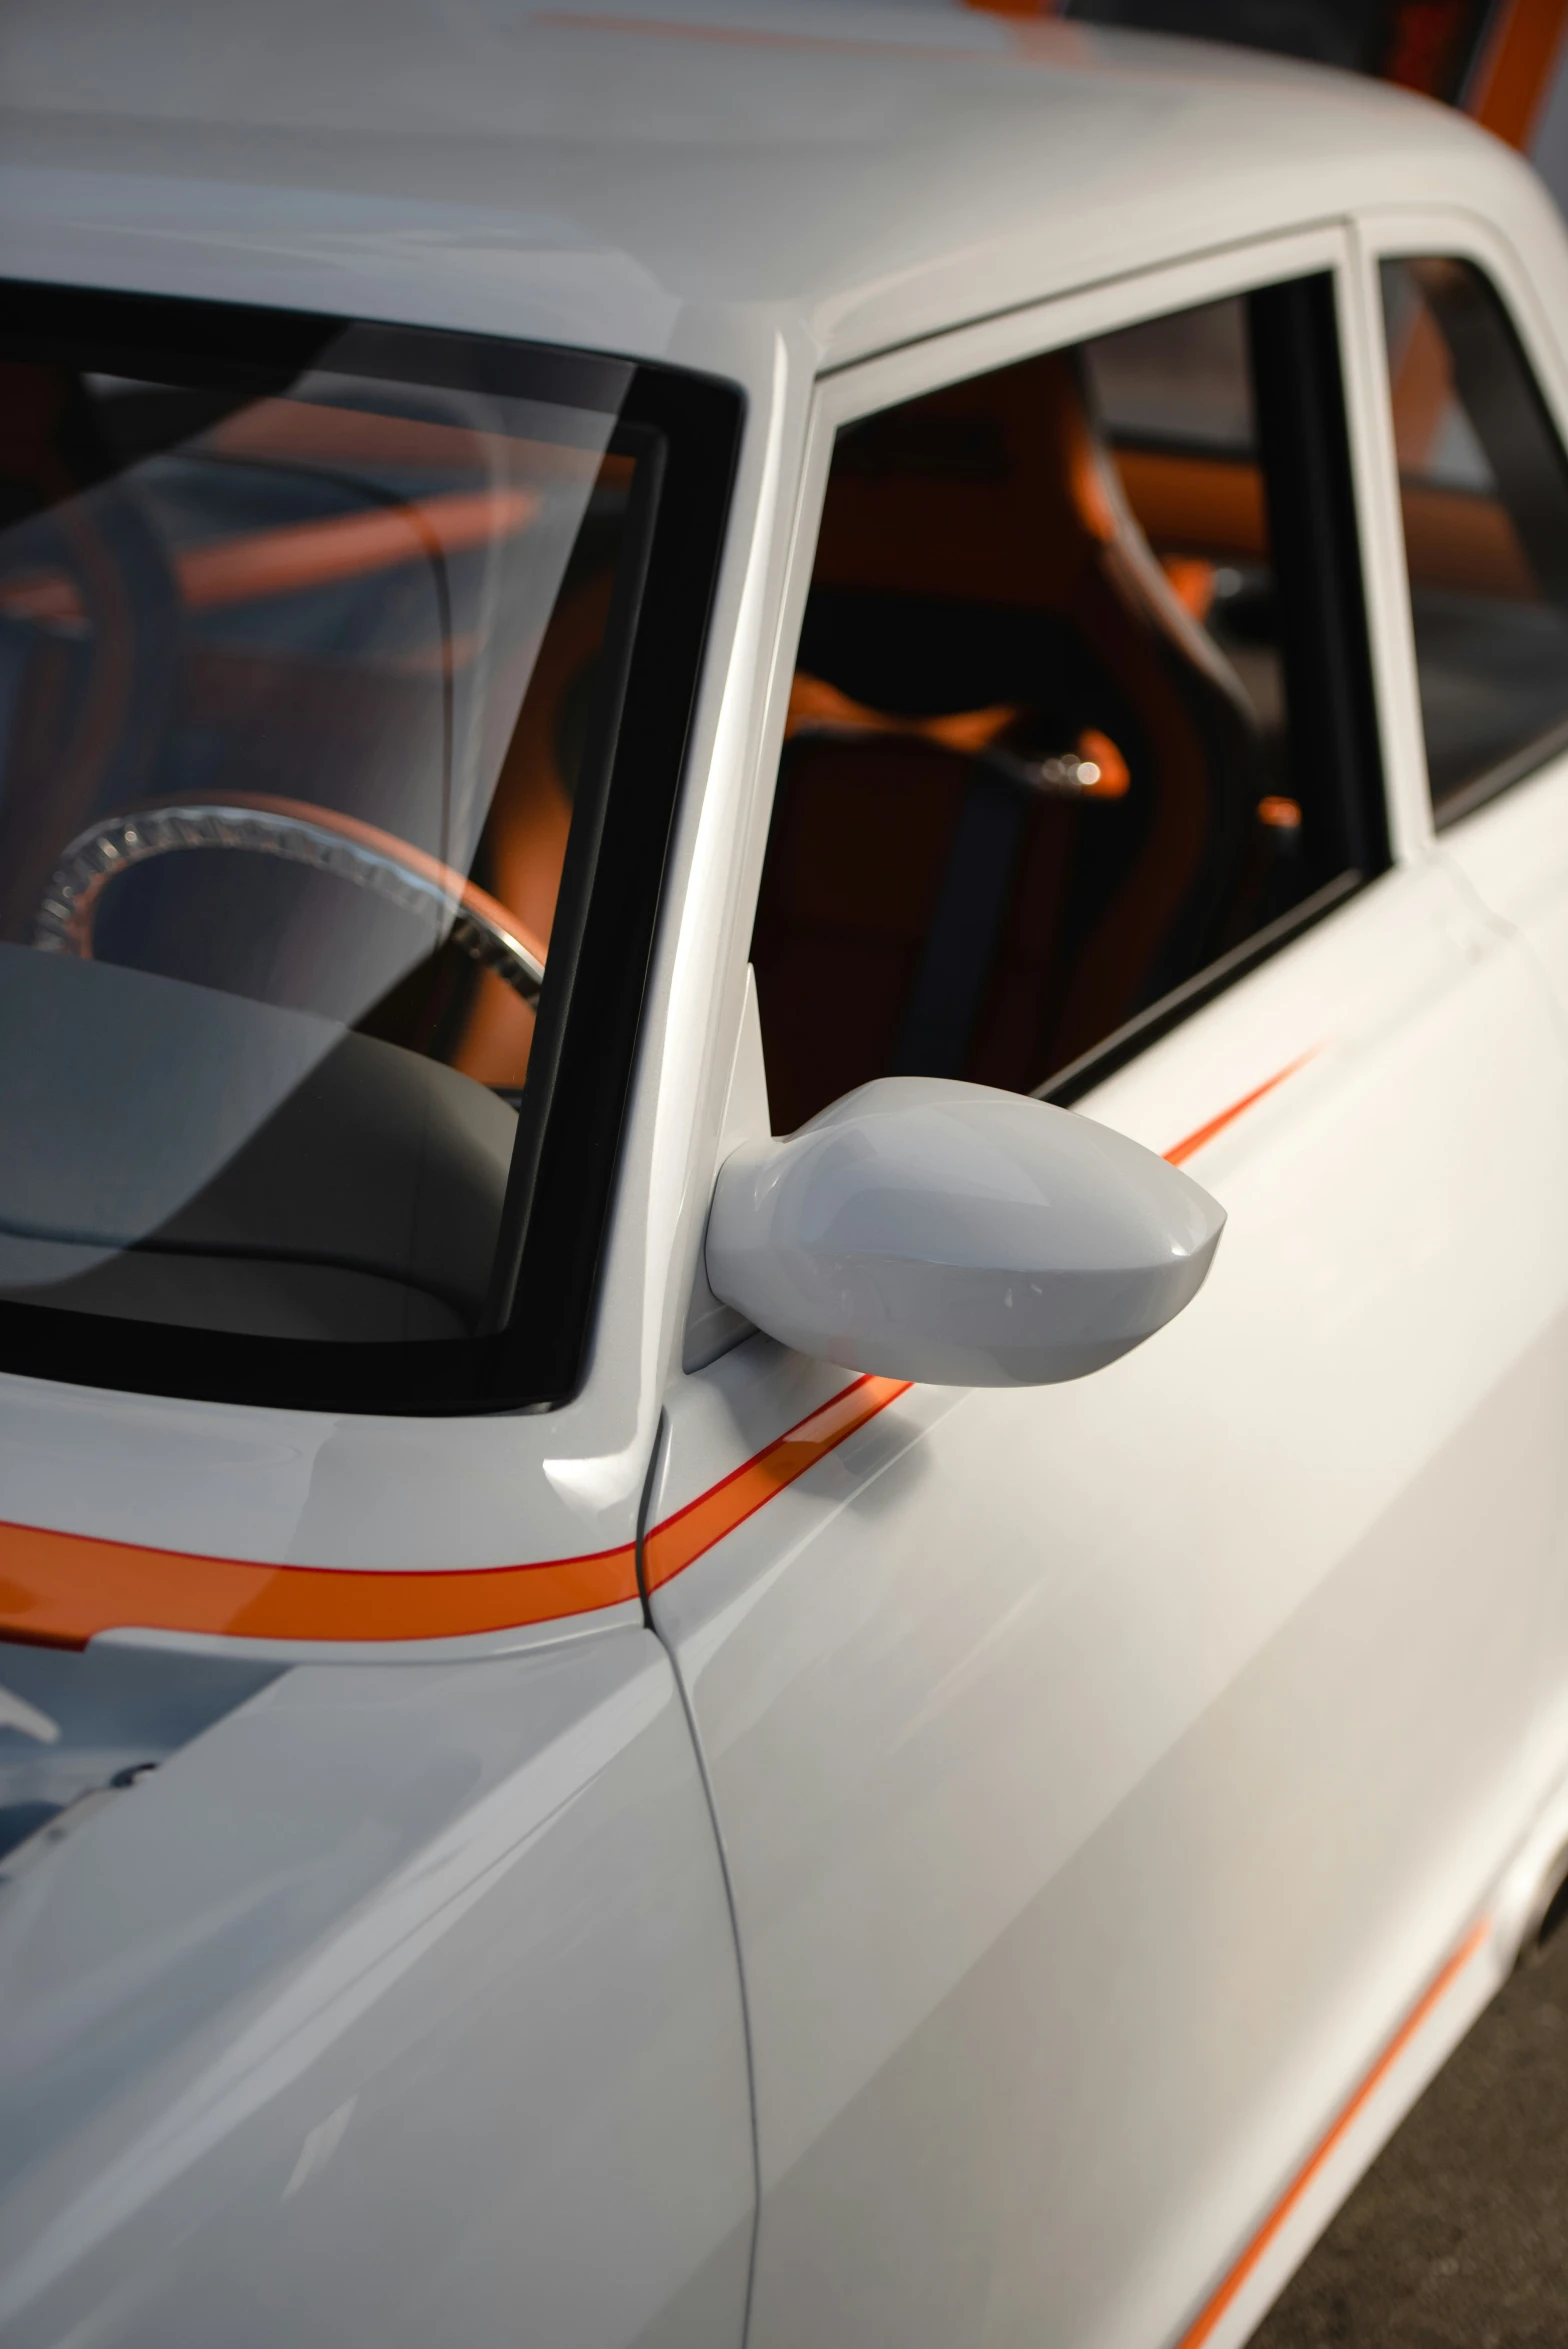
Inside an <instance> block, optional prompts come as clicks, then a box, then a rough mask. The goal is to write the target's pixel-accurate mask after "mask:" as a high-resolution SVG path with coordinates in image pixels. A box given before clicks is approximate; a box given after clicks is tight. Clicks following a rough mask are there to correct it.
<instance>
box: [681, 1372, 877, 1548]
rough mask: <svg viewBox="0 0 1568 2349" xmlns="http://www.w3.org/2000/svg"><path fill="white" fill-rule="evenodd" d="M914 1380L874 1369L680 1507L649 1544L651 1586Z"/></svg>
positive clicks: (822, 1457)
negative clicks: (877, 1374)
mask: <svg viewBox="0 0 1568 2349" xmlns="http://www.w3.org/2000/svg"><path fill="white" fill-rule="evenodd" d="M909 1387H910V1381H909V1380H908V1379H907V1378H876V1377H873V1376H871V1375H869V1374H868V1375H867V1376H866V1377H865V1378H857V1379H856V1381H855V1383H854V1385H853V1386H852V1387H845V1388H844V1390H843V1392H842V1393H841V1394H837V1395H835V1396H834V1397H833V1399H832V1401H831V1402H827V1403H824V1404H823V1405H822V1407H821V1409H820V1410H818V1411H813V1412H812V1413H811V1414H810V1416H809V1417H808V1418H805V1419H803V1420H801V1421H800V1423H799V1424H798V1426H795V1427H792V1428H790V1429H789V1430H788V1432H787V1433H786V1434H784V1435H781V1436H780V1437H778V1439H777V1440H776V1441H775V1442H774V1443H771V1444H769V1445H767V1447H766V1448H765V1449H764V1450H763V1451H760V1452H759V1453H758V1454H757V1455H756V1458H755V1459H752V1460H748V1461H747V1462H746V1465H745V1466H744V1468H737V1469H736V1470H735V1473H734V1474H733V1476H727V1477H726V1478H725V1479H724V1481H723V1483H722V1484H716V1485H715V1486H714V1487H713V1488H712V1490H711V1491H710V1492H706V1493H702V1494H700V1495H699V1496H698V1498H697V1499H696V1500H695V1501H688V1503H687V1504H686V1506H685V1508H684V1509H677V1510H676V1512H675V1514H674V1516H673V1517H667V1518H665V1520H664V1522H663V1524H662V1525H656V1526H655V1527H654V1528H653V1531H652V1532H651V1533H650V1534H649V1536H648V1539H647V1543H646V1545H645V1550H644V1564H645V1569H646V1572H647V1576H648V1588H649V1590H650V1591H655V1590H657V1589H658V1588H659V1586H660V1584H661V1583H666V1582H669V1581H670V1580H671V1579H672V1578H673V1577H674V1576H675V1575H677V1574H679V1573H680V1572H681V1571H682V1570H683V1569H684V1568H685V1567H687V1566H689V1565H690V1564H691V1563H692V1561H693V1559H694V1558H700V1557H701V1556H702V1554H703V1552H704V1550H711V1549H712V1547H713V1545H714V1543H715V1542H719V1541H722V1540H723V1539H724V1536H725V1535H726V1534H727V1533H733V1532H734V1530H735V1528H736V1526H737V1525H743V1524H744V1523H745V1521H746V1519H747V1518H748V1517H752V1516H755V1514H756V1512H757V1511H758V1510H759V1509H760V1508H762V1507H763V1505H764V1504H765V1503H766V1502H768V1501H771V1500H772V1498H773V1496H774V1494H775V1493H781V1492H782V1491H783V1490H784V1487H785V1486H786V1485H790V1484H793V1483H794V1482H795V1479H796V1478H797V1477H798V1476H804V1475H805V1473H806V1471H807V1469H808V1468H815V1466H816V1464H817V1462H818V1461H819V1460H825V1459H826V1458H827V1456H828V1454H829V1452H832V1451H835V1450H836V1449H837V1447H838V1446H839V1445H840V1444H841V1443H843V1441H844V1439H845V1438H846V1436H852V1435H853V1434H854V1433H855V1430H856V1429H857V1428H860V1427H864V1426H865V1424H866V1421H867V1420H868V1419H874V1418H875V1417H876V1415H877V1413H878V1412H879V1411H884V1410H886V1408H887V1406H888V1404H889V1403H894V1402H896V1401H897V1400H898V1398H899V1396H900V1395H905V1394H907V1393H908V1392H909Z"/></svg>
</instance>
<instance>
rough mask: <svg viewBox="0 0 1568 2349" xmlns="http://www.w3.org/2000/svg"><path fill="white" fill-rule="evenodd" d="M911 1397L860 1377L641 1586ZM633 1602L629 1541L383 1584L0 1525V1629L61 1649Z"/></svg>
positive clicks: (693, 1529) (389, 1577)
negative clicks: (170, 1636) (111, 1638)
mask: <svg viewBox="0 0 1568 2349" xmlns="http://www.w3.org/2000/svg"><path fill="white" fill-rule="evenodd" d="M907 1385H908V1381H907V1380H902V1379H892V1378H860V1379H857V1380H856V1381H855V1383H854V1385H853V1386H850V1387H846V1388H845V1389H844V1390H843V1392H842V1393H840V1394H837V1395H835V1396H834V1397H833V1398H832V1400H831V1401H830V1402H827V1403H824V1404H823V1405H822V1407H821V1409H820V1410H818V1411H813V1412H812V1413H811V1415H810V1417H809V1418H807V1419H803V1420H802V1421H801V1422H800V1425H799V1426H798V1427H792V1428H791V1429H790V1430H789V1431H788V1433H787V1434H785V1435H782V1436H780V1437H779V1438H778V1439H777V1441H776V1442H774V1443H771V1444H769V1445H768V1446H767V1447H766V1449H765V1450H763V1451H761V1452H759V1453H758V1454H757V1456H756V1458H755V1459H754V1460H748V1461H747V1462H746V1464H745V1466H744V1467H742V1468H738V1469H736V1471H735V1472H734V1474H733V1475H732V1476H727V1477H726V1478H725V1479H724V1481H723V1483H722V1484H718V1485H715V1486H714V1488H713V1489H712V1491H711V1492H707V1493H704V1494H702V1495H701V1497H700V1498H699V1499H698V1500H695V1501H692V1502H690V1503H688V1505H687V1506H686V1507H685V1508H684V1509H680V1510H677V1511H676V1513H675V1515H674V1516H673V1517H671V1518H668V1519H667V1520H666V1521H665V1523H664V1524H662V1525H659V1526H656V1527H655V1528H654V1531H653V1533H652V1534H651V1535H650V1536H649V1541H648V1560H649V1580H650V1584H651V1585H655V1586H656V1585H657V1584H659V1583H662V1582H668V1581H669V1579H670V1577H671V1575H673V1574H678V1573H679V1572H680V1571H681V1568H682V1567H683V1566H689V1565H690V1564H691V1562H692V1560H693V1559H694V1558H700V1557H701V1555H702V1553H703V1551H704V1550H708V1549H711V1548H712V1546H713V1544H714V1543H715V1542H717V1541H721V1540H722V1539H723V1538H724V1536H725V1534H727V1533H729V1532H731V1531H732V1530H733V1529H734V1527H736V1526H737V1525H740V1524H742V1523H743V1522H744V1521H745V1519H746V1518H748V1517H750V1516H752V1515H753V1514H754V1513H755V1512H756V1511H757V1510H758V1509H760V1508H761V1507H762V1506H763V1504H764V1503H765V1502H767V1501H770V1500H771V1499H772V1497H773V1495H774V1494H775V1493H777V1492H782V1491H783V1489H784V1487H785V1486H786V1485H788V1484H793V1483H794V1481H795V1479H796V1478H797V1477H798V1476H804V1474H805V1472H806V1470H807V1469H808V1468H811V1467H813V1466H814V1465H815V1464H816V1462H817V1461H818V1460H823V1459H826V1457H827V1455H828V1453H829V1452H831V1451H832V1450H833V1449H834V1448H835V1446H837V1445H839V1444H841V1443H843V1441H844V1439H845V1437H846V1436H850V1435H853V1434H854V1432H855V1430H856V1428H857V1427H863V1426H864V1425H865V1423H866V1421H867V1420H868V1419H871V1418H874V1417H875V1415H876V1413H877V1412H878V1411H880V1410H882V1409H883V1408H884V1406H885V1405H887V1404H888V1403H891V1402H892V1401H893V1399H894V1397H895V1396H897V1395H901V1394H903V1393H904V1392H905V1391H906V1388H907ZM637 1595H638V1591H637V1558H636V1552H635V1550H634V1549H633V1547H632V1545H631V1544H630V1543H629V1542H628V1543H625V1544H623V1545H622V1546H621V1547H620V1548H619V1549H615V1550H600V1551H597V1552H596V1553H594V1554H593V1555H591V1556H589V1557H584V1558H554V1559H549V1560H547V1561H545V1562H543V1563H541V1564H539V1565H536V1566H485V1567H477V1568H474V1567H465V1568H458V1569H454V1570H453V1571H451V1572H449V1573H423V1572H421V1573H410V1574H388V1573H384V1572H367V1573H360V1572H357V1571H355V1570H353V1569H350V1568H347V1567H336V1566H275V1565H256V1564H252V1563H251V1562H249V1561H248V1560H245V1559H240V1558H204V1557H196V1556H193V1555H191V1554H189V1553H187V1552H184V1551H179V1550H155V1549H147V1548H143V1547H141V1546H140V1545H139V1544H137V1543H134V1542H112V1541H101V1540H98V1539H97V1538H96V1537H94V1536H92V1535H90V1534H79V1533H53V1532H46V1531H44V1530H43V1529H42V1528H40V1527H37V1526H30V1525H0V1631H3V1632H6V1633H8V1634H10V1635H11V1636H12V1637H13V1638H18V1639H29V1640H38V1641H41V1642H45V1643H48V1644H50V1645H54V1646H63V1647H80V1646H82V1645H83V1644H84V1642H86V1641H87V1640H90V1639H91V1638H93V1637H94V1635H95V1634H96V1633H98V1632H101V1631H113V1630H117V1629H119V1628H121V1627H123V1626H124V1625H127V1624H135V1625H136V1626H137V1627H138V1628H139V1629H142V1630H147V1631H200V1632H219V1633H226V1634H228V1635H229V1636H231V1637H234V1638H243V1639H328V1640H360V1639H365V1640H400V1639H455V1638H462V1637H464V1636H466V1635H471V1634H473V1633H476V1632H486V1631H510V1630H514V1629H515V1628H517V1627H518V1626H519V1625H523V1624H528V1623H549V1622H554V1621H555V1620H556V1619H557V1618H558V1617H560V1616H564V1615H581V1614H587V1613H589V1612H591V1611H592V1610H593V1609H594V1608H597V1607H613V1606H617V1605H619V1604H620V1603H621V1602H622V1601H624V1600H628V1599H635V1598H636V1597H637Z"/></svg>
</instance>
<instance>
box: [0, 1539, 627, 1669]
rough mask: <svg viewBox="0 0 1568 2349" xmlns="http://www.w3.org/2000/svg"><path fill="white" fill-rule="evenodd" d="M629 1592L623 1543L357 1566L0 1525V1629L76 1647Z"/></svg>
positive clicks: (507, 1626)
mask: <svg viewBox="0 0 1568 2349" xmlns="http://www.w3.org/2000/svg"><path fill="white" fill-rule="evenodd" d="M636 1596H637V1561H636V1555H635V1553H634V1551H633V1549H632V1546H631V1544H630V1543H629V1542H628V1543H626V1544H624V1545H623V1546H622V1547H621V1548H620V1549H618V1550H601V1551H599V1552H598V1553H597V1554H596V1555H594V1556H591V1557H586V1558H557V1559H552V1560H550V1561H549V1562H548V1563H547V1564H543V1565H539V1566H492V1567H480V1568H477V1569H472V1568H470V1569H462V1570H459V1571H456V1572H452V1573H413V1574H388V1573H383V1572H375V1573H357V1572H354V1571H352V1570H350V1569H348V1568H343V1567H330V1566H268V1565H253V1564H251V1563H249V1562H248V1561H246V1560H243V1559H238V1558H201V1557H192V1556H190V1555H188V1554H186V1553H184V1552H182V1551H178V1550H154V1549H143V1548H141V1547H139V1546H138V1545H137V1544H135V1543H132V1542H110V1541H98V1540H95V1539H94V1538H92V1537H91V1536H90V1535H84V1534H76V1533H46V1532H43V1531H41V1530H40V1529H39V1528H37V1527H35V1526H29V1525H7V1526H4V1527H0V1629H3V1630H4V1631H5V1632H7V1633H9V1634H11V1635H12V1636H14V1637H17V1638H20V1639H32V1640H42V1641H47V1642H49V1643H51V1644H54V1645H57V1646H67V1647H80V1646H81V1645H82V1644H83V1642H84V1641H86V1640H89V1639H91V1638H92V1637H93V1636H94V1634H95V1633H96V1632H100V1631H112V1630H115V1629H117V1628H119V1627H120V1626H122V1625H125V1624H135V1625H137V1626H138V1627H139V1628H141V1629H144V1630H148V1631H206V1632H226V1633H229V1634H231V1635H233V1636H234V1637H236V1638H244V1639H452V1638H459V1637H461V1636H463V1635H464V1634H465V1633H473V1632H481V1631H510V1630H512V1629H513V1628H514V1627H515V1626H517V1625H518V1624H524V1623H548V1622H551V1621H553V1620H554V1619H555V1618H556V1617H557V1616H560V1615H577V1614H582V1613H585V1612H587V1611H588V1610H589V1609H591V1608H594V1607H613V1606H615V1605H617V1604H618V1603H619V1602H620V1601H621V1600H624V1599H635V1598H636Z"/></svg>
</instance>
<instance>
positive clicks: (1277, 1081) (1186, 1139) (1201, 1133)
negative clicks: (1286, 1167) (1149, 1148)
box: [1165, 1044, 1321, 1166]
mask: <svg viewBox="0 0 1568 2349" xmlns="http://www.w3.org/2000/svg"><path fill="white" fill-rule="evenodd" d="M1320 1049H1321V1047H1320V1046H1318V1045H1316V1044H1314V1045H1313V1047H1312V1050H1311V1052H1303V1053H1302V1054H1301V1056H1300V1058H1299V1059H1297V1060H1293V1061H1291V1062H1289V1064H1288V1065H1287V1066H1286V1067H1284V1068H1281V1069H1276V1070H1275V1072H1274V1074H1273V1076H1271V1077H1265V1078H1264V1080H1263V1082H1262V1084H1261V1085H1254V1086H1253V1088H1252V1091H1251V1092H1250V1093H1243V1095H1242V1097H1241V1099H1240V1100H1239V1101H1233V1102H1232V1103H1231V1105H1230V1107H1229V1109H1222V1110H1221V1111H1220V1113H1219V1116H1218V1117H1211V1118H1210V1119H1209V1122H1208V1124H1207V1125H1204V1126H1199V1127H1197V1128H1196V1130H1195V1131H1194V1132H1192V1133H1190V1134H1186V1135H1184V1136H1183V1137H1182V1139H1181V1140H1180V1141H1179V1142H1173V1143H1172V1145H1171V1147H1170V1149H1169V1150H1167V1151H1166V1153H1165V1155H1166V1157H1167V1158H1168V1159H1169V1161H1170V1163H1171V1165H1172V1166H1184V1165H1185V1164H1186V1162H1187V1160H1188V1159H1189V1158H1191V1157H1193V1156H1194V1155H1195V1154H1196V1153H1197V1152H1198V1151H1199V1150H1201V1149H1202V1148H1203V1146H1204V1144H1205V1143H1206V1142H1212V1141H1213V1139H1214V1137H1215V1135H1216V1134H1223V1133H1224V1131H1225V1128H1226V1127H1227V1126H1228V1125H1232V1124H1234V1122H1235V1120H1236V1119H1237V1118H1238V1117H1240V1115H1241V1113H1242V1111H1243V1110H1244V1109H1250V1108H1251V1107H1252V1105H1253V1103H1254V1102H1255V1101H1261V1100H1262V1099H1263V1096H1264V1094H1265V1093H1272V1092H1273V1090H1274V1088H1275V1086H1276V1085H1283V1083H1284V1082H1285V1079H1286V1078H1287V1077H1293V1076H1294V1075H1295V1073H1296V1071H1297V1069H1298V1068H1305V1067H1306V1065H1307V1062H1308V1061H1309V1060H1311V1059H1312V1058H1313V1056H1314V1054H1316V1053H1317V1052H1318V1051H1319V1050H1320Z"/></svg>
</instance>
